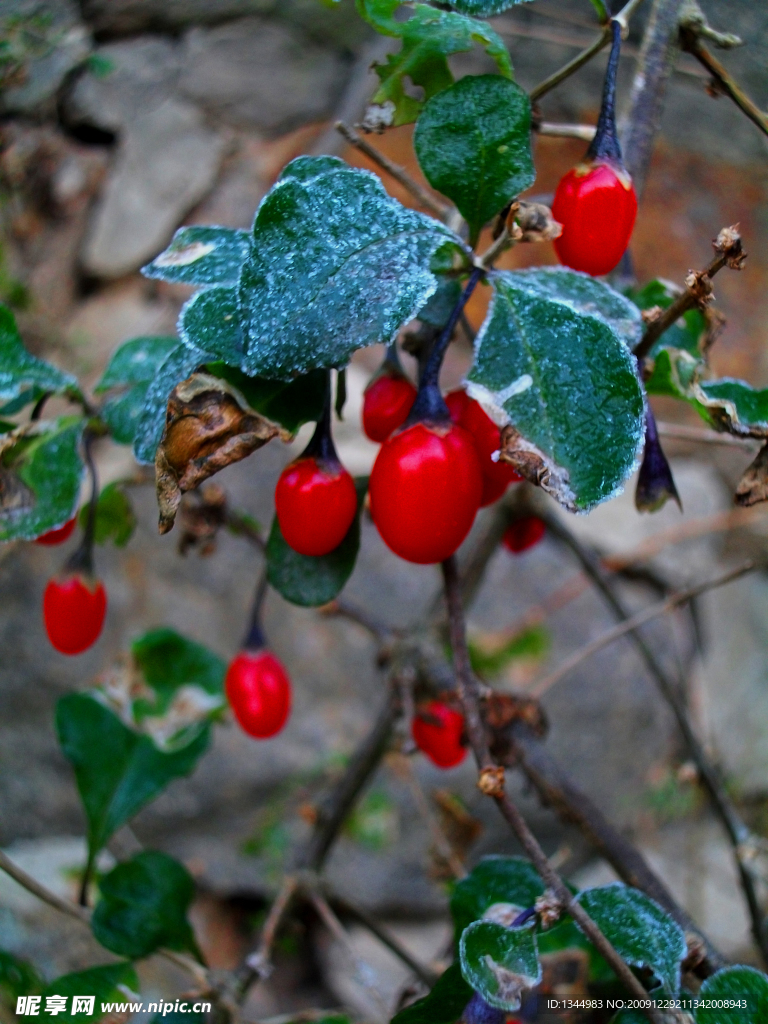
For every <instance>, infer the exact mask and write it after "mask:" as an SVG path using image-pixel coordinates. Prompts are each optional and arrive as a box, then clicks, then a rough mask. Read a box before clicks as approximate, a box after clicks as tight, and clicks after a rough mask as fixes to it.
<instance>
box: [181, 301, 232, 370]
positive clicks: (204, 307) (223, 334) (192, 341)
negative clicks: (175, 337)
mask: <svg viewBox="0 0 768 1024" xmlns="http://www.w3.org/2000/svg"><path fill="white" fill-rule="evenodd" d="M178 329H179V336H180V337H181V340H182V341H183V342H184V343H185V344H186V345H188V346H189V347H190V348H198V349H202V350H203V351H205V352H209V353H210V354H211V356H213V357H214V358H215V359H220V360H221V361H222V362H224V363H226V364H227V365H228V366H241V365H242V364H243V363H244V362H245V343H244V338H243V331H242V328H241V326H240V311H239V309H238V305H237V289H236V288H207V289H206V290H205V291H203V292H198V293H197V295H193V296H192V298H191V299H190V300H189V302H187V303H186V304H185V305H184V306H183V308H182V310H181V315H180V316H179V323H178Z"/></svg>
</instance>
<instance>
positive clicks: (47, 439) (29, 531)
mask: <svg viewBox="0 0 768 1024" xmlns="http://www.w3.org/2000/svg"><path fill="white" fill-rule="evenodd" d="M84 426H85V420H83V419H82V418H81V417H79V416H64V417H62V418H61V419H58V420H55V421H52V422H46V421H38V422H36V423H33V424H30V425H27V426H25V427H20V428H17V429H16V430H13V431H10V432H8V433H6V434H2V435H0V542H2V541H8V540H34V538H35V537H39V536H40V535H41V534H43V533H47V532H48V530H54V529H58V528H59V527H60V526H63V525H64V523H66V522H69V520H70V519H71V518H72V516H73V515H74V514H75V511H76V509H77V505H78V501H79V499H80V486H81V483H82V479H83V474H84V472H85V467H84V466H83V461H82V459H81V457H80V442H81V439H82V436H83V428H84Z"/></svg>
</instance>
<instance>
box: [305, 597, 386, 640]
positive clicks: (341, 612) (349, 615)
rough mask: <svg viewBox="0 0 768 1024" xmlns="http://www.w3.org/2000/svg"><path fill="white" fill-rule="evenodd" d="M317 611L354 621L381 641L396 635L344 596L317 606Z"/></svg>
mask: <svg viewBox="0 0 768 1024" xmlns="http://www.w3.org/2000/svg"><path fill="white" fill-rule="evenodd" d="M318 612H319V613H320V614H321V615H328V616H329V617H336V616H338V617H339V618H342V619H348V620H349V621H350V622H356V623H357V625H358V626H362V627H363V629H365V630H366V631H367V632H368V633H370V634H371V636H373V637H375V638H376V639H377V640H378V641H379V642H381V643H384V642H385V641H387V640H390V639H391V638H392V637H393V636H395V635H396V631H395V630H393V629H392V628H391V627H390V626H388V625H387V624H386V623H384V622H380V621H379V619H377V618H375V617H374V616H373V615H371V614H370V613H369V612H367V611H364V610H363V609H362V608H357V607H356V606H355V605H353V604H350V603H349V601H346V600H345V599H344V598H339V597H337V598H336V599H335V600H334V601H329V602H328V604H324V605H323V606H322V607H321V608H318Z"/></svg>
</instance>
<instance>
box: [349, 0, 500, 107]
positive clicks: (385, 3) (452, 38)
mask: <svg viewBox="0 0 768 1024" xmlns="http://www.w3.org/2000/svg"><path fill="white" fill-rule="evenodd" d="M399 6H400V0H357V9H358V11H359V13H360V15H361V17H363V18H365V20H366V21H368V22H369V24H371V25H373V27H374V28H375V29H376V31H377V32H380V33H381V34H382V35H387V36H394V37H396V38H399V39H401V40H402V49H401V50H400V51H399V53H391V54H389V55H388V56H387V59H386V61H385V62H384V63H383V64H375V65H374V71H375V72H376V74H377V75H378V76H379V79H380V81H381V85H380V86H379V89H378V91H377V92H376V93H375V95H374V97H373V100H372V104H373V107H374V108H379V109H380V110H381V113H382V115H383V117H384V120H385V122H386V123H388V124H391V125H400V124H409V123H410V122H412V121H415V120H416V118H417V117H418V116H419V111H420V110H421V107H422V105H423V102H424V100H428V99H430V97H432V96H434V95H436V94H437V93H438V92H440V91H441V90H443V89H447V88H448V86H449V85H451V84H452V83H453V75H452V74H451V69H450V67H449V66H448V60H447V58H448V57H450V56H451V55H452V54H454V53H463V52H465V51H467V50H471V49H472V47H473V46H474V45H475V44H479V45H480V46H482V47H483V49H484V50H485V52H486V53H487V54H488V56H489V57H492V58H493V60H494V61H495V62H496V65H497V67H498V69H499V72H500V73H501V74H502V75H503V76H504V77H505V78H512V63H511V61H510V59H509V53H508V51H507V48H506V46H505V45H504V42H503V40H502V39H501V37H500V36H499V35H497V34H496V32H494V30H493V29H492V28H491V26H490V25H488V24H486V23H485V22H484V21H476V20H475V19H474V18H466V17H464V15H463V14H456V13H454V12H453V11H439V10H437V9H436V8H434V7H428V6H427V5H426V4H414V5H413V7H411V8H410V9H411V11H412V13H411V16H410V17H409V18H408V19H407V20H406V21H398V20H396V19H395V17H394V14H395V11H396V10H397V9H398V7H399ZM406 78H407V79H408V80H409V81H410V82H412V83H413V85H416V86H420V87H421V88H422V89H423V90H424V100H421V99H415V98H414V97H413V96H409V95H408V93H407V91H406V88H405V85H404V79H406Z"/></svg>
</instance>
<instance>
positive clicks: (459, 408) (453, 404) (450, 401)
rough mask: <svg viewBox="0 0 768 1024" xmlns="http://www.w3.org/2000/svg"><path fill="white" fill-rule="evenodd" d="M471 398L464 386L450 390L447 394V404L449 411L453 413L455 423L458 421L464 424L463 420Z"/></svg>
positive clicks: (460, 424) (452, 417)
mask: <svg viewBox="0 0 768 1024" xmlns="http://www.w3.org/2000/svg"><path fill="white" fill-rule="evenodd" d="M469 402H470V398H469V395H468V394H467V392H466V391H465V390H464V388H457V389H456V391H449V392H448V394H447V395H446V396H445V404H446V405H447V406H448V412H449V413H450V414H451V419H452V420H453V422H454V423H458V424H459V426H463V424H462V422H461V421H462V420H463V418H464V413H465V412H466V411H467V406H468V405H469Z"/></svg>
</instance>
